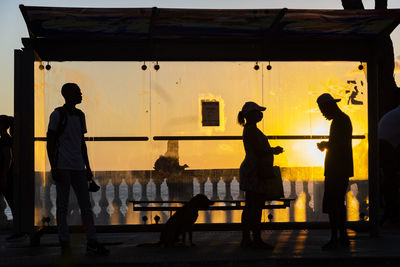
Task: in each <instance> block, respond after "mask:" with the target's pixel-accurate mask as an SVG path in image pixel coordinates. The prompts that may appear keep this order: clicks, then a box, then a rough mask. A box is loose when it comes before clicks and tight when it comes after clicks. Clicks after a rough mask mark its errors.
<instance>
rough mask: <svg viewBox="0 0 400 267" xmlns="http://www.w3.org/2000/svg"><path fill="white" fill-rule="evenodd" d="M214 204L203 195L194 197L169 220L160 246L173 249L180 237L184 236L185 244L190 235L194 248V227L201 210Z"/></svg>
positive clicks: (161, 237)
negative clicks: (187, 235)
mask: <svg viewBox="0 0 400 267" xmlns="http://www.w3.org/2000/svg"><path fill="white" fill-rule="evenodd" d="M213 204H214V202H213V201H211V200H209V199H208V198H207V197H206V196H205V195H203V194H198V195H196V196H194V197H193V198H192V199H190V200H189V202H188V203H186V204H185V205H184V206H183V207H182V208H180V209H178V210H177V211H176V212H175V214H174V215H172V216H171V218H169V219H168V221H167V223H166V224H165V227H164V229H163V230H162V231H161V234H160V242H159V244H160V245H161V246H162V247H172V246H174V244H175V243H176V242H178V241H179V236H180V235H182V241H183V243H185V241H186V233H188V234H189V242H190V245H191V246H193V240H192V233H193V231H192V227H193V225H194V223H195V222H196V220H197V217H198V216H199V209H202V208H204V209H205V208H208V207H209V206H211V205H213Z"/></svg>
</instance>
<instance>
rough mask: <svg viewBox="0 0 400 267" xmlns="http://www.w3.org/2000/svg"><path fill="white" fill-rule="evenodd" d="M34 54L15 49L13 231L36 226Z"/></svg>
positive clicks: (30, 228)
mask: <svg viewBox="0 0 400 267" xmlns="http://www.w3.org/2000/svg"><path fill="white" fill-rule="evenodd" d="M34 113H35V110H34V55H33V51H32V50H23V51H22V50H14V117H15V118H14V139H13V140H14V141H13V154H14V170H13V172H14V210H13V217H14V228H15V229H16V230H17V231H19V232H27V233H30V232H32V231H33V227H34V218H35V217H34V202H35V198H34V197H35V186H34V179H35V169H34Z"/></svg>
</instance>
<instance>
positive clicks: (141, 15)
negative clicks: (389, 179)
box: [14, 5, 400, 235]
mask: <svg viewBox="0 0 400 267" xmlns="http://www.w3.org/2000/svg"><path fill="white" fill-rule="evenodd" d="M20 9H21V12H22V15H23V17H24V19H25V22H26V26H27V29H28V32H29V37H26V38H22V43H23V48H22V49H21V50H15V52H14V55H15V65H14V68H15V71H14V73H15V74H14V75H15V82H14V86H15V88H14V108H15V110H14V114H15V141H14V154H15V185H16V188H15V196H16V200H15V202H16V204H15V206H16V210H15V211H14V213H15V214H14V221H15V226H16V227H17V228H18V229H19V230H21V231H26V232H30V231H31V230H32V229H33V227H34V195H35V191H34V172H35V170H34V158H35V157H34V143H35V136H34V126H35V118H34V71H35V70H34V62H35V61H36V62H37V61H40V62H41V61H45V62H48V61H52V62H54V61H158V62H162V61H176V62H180V61H215V62H218V61H235V62H236V61H254V62H257V61H288V62H289V61H359V62H366V63H367V69H368V74H367V75H368V76H367V81H368V141H369V149H368V164H369V166H368V171H369V173H368V180H369V215H370V216H369V217H370V220H369V227H370V232H371V234H372V235H376V234H377V233H378V229H379V225H378V216H379V212H378V211H379V181H378V179H379V165H378V149H379V148H378V138H377V126H378V92H379V90H381V84H382V55H381V53H382V49H381V47H382V40H383V39H384V38H388V36H389V34H390V33H391V32H392V31H393V30H394V29H395V28H396V27H397V25H398V23H399V19H400V10H384V11H377V10H365V11H364V10H363V11H347V10H346V11H344V10H288V9H271V10H211V9H210V10H201V9H159V8H61V7H33V6H23V5H21V6H20ZM94 138H102V140H106V139H107V137H94ZM132 138H134V137H132Z"/></svg>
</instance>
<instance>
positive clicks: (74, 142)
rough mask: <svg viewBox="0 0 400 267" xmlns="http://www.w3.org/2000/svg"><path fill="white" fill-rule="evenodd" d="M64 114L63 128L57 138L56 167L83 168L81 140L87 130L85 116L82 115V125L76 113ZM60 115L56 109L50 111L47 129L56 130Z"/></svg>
mask: <svg viewBox="0 0 400 267" xmlns="http://www.w3.org/2000/svg"><path fill="white" fill-rule="evenodd" d="M66 116H67V118H66V125H65V128H64V130H63V132H62V134H61V135H60V137H59V138H58V144H57V145H58V147H57V151H58V155H57V157H58V159H57V168H58V169H65V170H84V169H85V162H84V160H83V156H82V148H81V142H82V134H84V133H86V132H87V129H86V120H85V116H83V123H82V126H81V119H80V116H79V114H78V113H76V114H73V115H72V114H68V112H66ZM60 117H61V115H60V112H59V111H58V110H55V111H53V112H52V113H51V115H50V122H49V128H48V129H49V131H54V132H57V129H58V127H59V124H60V123H59V122H60ZM82 127H83V129H82Z"/></svg>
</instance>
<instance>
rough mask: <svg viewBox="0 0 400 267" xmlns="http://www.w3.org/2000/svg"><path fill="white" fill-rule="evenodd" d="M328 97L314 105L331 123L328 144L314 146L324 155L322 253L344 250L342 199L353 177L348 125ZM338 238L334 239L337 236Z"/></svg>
mask: <svg viewBox="0 0 400 267" xmlns="http://www.w3.org/2000/svg"><path fill="white" fill-rule="evenodd" d="M339 101H340V99H334V98H333V97H332V96H331V95H330V94H322V95H320V96H319V97H318V99H317V103H318V106H319V109H320V110H321V112H322V115H323V116H324V117H325V118H326V119H327V120H332V123H331V127H330V130H329V141H328V142H326V141H322V142H320V143H318V144H317V146H318V149H319V150H321V151H324V150H326V155H325V172H324V175H325V192H324V199H323V204H322V205H323V212H324V213H328V215H329V224H330V228H331V240H330V241H329V242H328V243H326V244H325V245H324V246H323V247H322V249H323V250H330V249H336V248H337V247H339V246H341V247H348V246H349V239H348V236H347V231H346V227H345V222H346V207H345V205H344V200H345V195H346V192H347V187H348V184H349V177H352V176H353V151H352V144H351V142H352V131H353V128H352V125H351V121H350V118H349V117H348V116H347V115H346V114H344V113H343V112H342V111H341V110H340V109H339V107H338V106H337V104H336V102H339ZM338 230H339V233H340V237H339V239H338V237H337V232H338Z"/></svg>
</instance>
